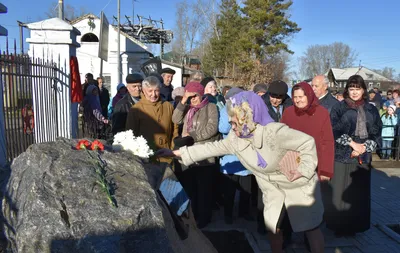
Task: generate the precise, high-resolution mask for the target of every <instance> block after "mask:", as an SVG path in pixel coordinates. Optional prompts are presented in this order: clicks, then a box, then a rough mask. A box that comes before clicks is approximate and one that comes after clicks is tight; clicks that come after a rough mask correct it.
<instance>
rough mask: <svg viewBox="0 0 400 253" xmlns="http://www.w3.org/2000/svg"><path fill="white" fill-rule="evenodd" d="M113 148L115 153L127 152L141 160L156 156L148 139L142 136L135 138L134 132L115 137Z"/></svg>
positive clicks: (125, 132) (126, 132) (121, 133)
mask: <svg viewBox="0 0 400 253" xmlns="http://www.w3.org/2000/svg"><path fill="white" fill-rule="evenodd" d="M112 147H113V150H115V151H121V150H127V151H130V152H132V153H133V154H134V155H136V156H139V157H141V158H149V157H150V156H152V155H154V152H153V150H151V149H150V147H149V145H148V144H147V141H146V139H145V138H143V137H142V136H139V137H135V136H134V135H133V132H132V130H128V131H124V132H119V133H117V134H116V135H115V136H114V142H113V144H112Z"/></svg>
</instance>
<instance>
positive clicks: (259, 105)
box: [230, 91, 275, 168]
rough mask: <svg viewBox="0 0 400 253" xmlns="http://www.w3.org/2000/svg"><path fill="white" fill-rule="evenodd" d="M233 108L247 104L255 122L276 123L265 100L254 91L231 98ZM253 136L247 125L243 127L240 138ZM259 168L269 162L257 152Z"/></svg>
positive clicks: (262, 123)
mask: <svg viewBox="0 0 400 253" xmlns="http://www.w3.org/2000/svg"><path fill="white" fill-rule="evenodd" d="M230 100H231V102H232V107H236V106H241V105H242V103H244V102H247V103H248V104H249V106H250V108H251V110H252V111H253V122H254V123H256V124H258V125H261V126H265V125H267V124H269V123H271V122H275V121H274V120H273V119H272V118H271V116H270V115H269V113H268V108H267V106H266V104H265V103H264V101H263V99H262V98H261V97H260V96H258V95H257V94H256V93H254V92H252V91H243V92H240V93H238V94H236V95H234V96H233V97H231V98H230ZM252 136H253V134H252V133H250V132H249V129H248V127H247V125H246V124H245V125H243V131H242V133H241V136H240V138H249V137H252ZM256 153H257V161H258V166H260V167H261V168H265V167H267V165H268V164H267V162H266V161H265V160H264V158H263V157H262V156H261V155H260V154H259V153H258V152H257V151H256Z"/></svg>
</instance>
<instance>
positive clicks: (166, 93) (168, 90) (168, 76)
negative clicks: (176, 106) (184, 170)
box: [160, 68, 176, 101]
mask: <svg viewBox="0 0 400 253" xmlns="http://www.w3.org/2000/svg"><path fill="white" fill-rule="evenodd" d="M175 73H176V72H175V70H173V69H171V68H163V69H162V70H161V73H160V74H161V76H162V78H163V83H162V84H161V89H160V93H161V97H162V98H163V99H164V100H165V101H173V99H172V91H173V90H174V87H173V86H172V84H171V83H172V79H173V77H174V75H175Z"/></svg>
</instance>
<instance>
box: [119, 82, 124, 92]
mask: <svg viewBox="0 0 400 253" xmlns="http://www.w3.org/2000/svg"><path fill="white" fill-rule="evenodd" d="M124 87H125V84H123V83H120V84H118V86H117V91H119V90H120V89H121V88H124Z"/></svg>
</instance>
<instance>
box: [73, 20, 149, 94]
mask: <svg viewBox="0 0 400 253" xmlns="http://www.w3.org/2000/svg"><path fill="white" fill-rule="evenodd" d="M88 21H89V19H84V20H82V21H80V22H78V23H76V24H75V25H74V27H76V28H77V29H78V30H79V31H80V32H81V36H78V38H77V41H78V42H80V43H81V47H80V48H79V49H77V57H78V62H79V72H80V73H81V80H82V82H83V81H84V80H85V74H86V73H92V74H93V76H94V77H95V78H96V77H98V76H99V75H100V58H98V47H99V43H94V42H81V38H82V36H83V35H85V34H86V33H89V32H90V33H93V34H95V35H96V36H97V37H98V38H99V37H100V19H94V20H93V22H94V23H95V26H96V27H95V28H94V29H93V30H91V29H90V27H89V26H88ZM108 37H109V41H108V61H107V62H105V61H104V62H103V76H110V77H111V83H110V84H109V85H110V93H111V96H112V97H113V96H114V95H115V94H116V88H117V85H118V72H117V71H118V55H117V51H118V43H117V41H118V33H117V31H116V30H115V29H114V28H113V27H112V26H111V25H110V26H109V32H108ZM120 51H121V62H122V65H121V70H122V78H121V80H122V82H123V83H125V78H126V76H127V75H128V74H130V73H133V72H139V71H140V66H141V65H142V63H143V62H145V61H147V60H148V59H149V52H148V51H146V49H144V48H143V47H141V46H139V45H137V44H136V43H134V42H133V41H131V40H130V39H129V38H127V37H125V36H124V35H121V37H120Z"/></svg>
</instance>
